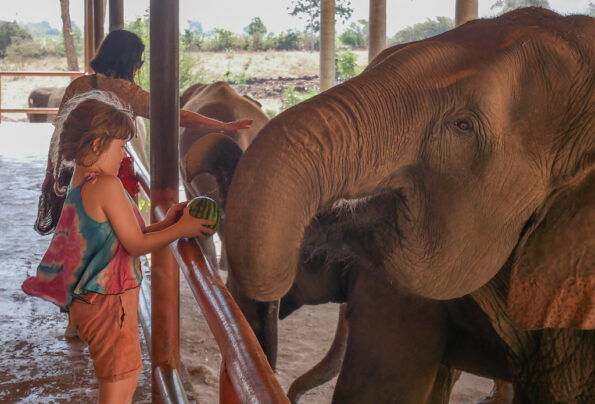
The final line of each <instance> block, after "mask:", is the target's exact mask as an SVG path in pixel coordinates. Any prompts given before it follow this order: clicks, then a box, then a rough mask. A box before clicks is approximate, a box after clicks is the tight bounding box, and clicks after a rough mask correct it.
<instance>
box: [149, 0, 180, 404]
mask: <svg viewBox="0 0 595 404" xmlns="http://www.w3.org/2000/svg"><path fill="white" fill-rule="evenodd" d="M150 13H151V20H150V31H151V44H150V45H151V63H150V75H151V81H150V82H151V142H150V147H151V151H152V152H151V217H152V221H155V209H156V208H157V207H161V208H162V209H163V210H164V211H167V209H168V208H169V207H170V206H171V205H172V204H174V203H176V202H178V195H179V181H178V159H179V157H178V156H179V153H178V130H179V113H180V112H179V111H180V110H179V90H178V70H179V66H178V54H179V35H180V34H179V28H178V26H179V22H178V21H179V2H178V0H151V3H150ZM151 257H152V259H151V302H152V304H151V325H152V327H151V328H152V355H151V356H152V370H153V403H160V402H161V399H160V397H159V393H158V390H157V388H156V385H155V374H156V373H155V369H156V368H157V367H160V368H161V369H162V370H164V369H167V368H172V369H178V370H179V369H180V341H179V339H180V327H179V317H180V316H179V314H180V313H179V312H180V309H179V305H180V296H179V283H180V273H179V270H178V265H177V262H176V260H175V258H174V256H173V255H172V252H171V250H170V248H169V246H166V247H164V248H162V249H161V250H159V251H156V252H154V253H153V254H152V256H151Z"/></svg>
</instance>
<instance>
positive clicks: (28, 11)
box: [0, 0, 592, 36]
mask: <svg viewBox="0 0 595 404" xmlns="http://www.w3.org/2000/svg"><path fill="white" fill-rule="evenodd" d="M369 1H370V0H351V4H352V7H353V9H354V12H353V15H352V18H351V20H350V21H349V22H353V21H357V20H359V19H368V17H369V15H368V13H369ZM495 1H496V0H479V17H490V16H492V15H493V14H494V12H493V11H492V10H490V7H491V6H492V5H493V4H494V3H495ZM589 1H590V0H549V3H550V6H551V7H552V9H553V10H555V11H557V12H559V13H562V14H572V13H581V12H585V10H587V8H588V6H589ZM591 1H592V0H591ZM83 3H84V2H83V0H70V11H71V19H72V20H73V21H74V22H76V24H77V25H78V26H80V27H82V26H83V15H84V7H83ZM149 3H150V1H149V0H124V20H125V21H132V20H135V19H136V18H139V17H142V16H143V14H144V12H145V10H147V9H148V8H149ZM386 3H387V22H386V31H387V32H386V33H387V35H388V36H392V35H394V34H395V33H396V32H398V31H399V30H401V29H403V28H405V27H407V26H412V25H414V24H416V23H419V22H424V21H426V18H435V17H437V16H446V17H450V18H452V19H454V13H455V0H387V2H386ZM179 4H180V29H183V28H185V27H186V26H187V22H186V21H187V20H194V21H200V23H201V25H202V27H203V30H204V31H205V32H206V31H209V30H211V29H213V28H224V29H228V30H230V31H232V32H235V33H242V32H243V30H244V27H246V26H247V25H248V24H249V23H250V21H251V20H252V18H254V17H260V18H261V20H262V21H263V23H264V25H265V26H266V28H267V29H268V31H269V32H273V33H275V34H278V33H280V32H282V31H286V30H288V29H290V28H294V29H298V30H302V29H303V28H304V26H305V23H304V21H303V20H300V19H298V18H297V17H293V16H290V15H289V14H288V12H287V8H288V6H289V5H290V4H291V1H290V0H250V1H247V0H215V1H213V0H179ZM0 20H5V21H17V22H20V21H22V22H39V21H48V22H49V23H50V25H51V26H53V27H54V28H58V29H61V26H62V20H61V19H60V2H59V0H16V1H15V0H0ZM349 22H348V23H347V24H346V25H342V24H341V23H340V22H338V23H337V26H336V30H337V33H341V32H343V31H344V29H345V28H346V26H347V25H348V24H349ZM106 27H107V25H106Z"/></svg>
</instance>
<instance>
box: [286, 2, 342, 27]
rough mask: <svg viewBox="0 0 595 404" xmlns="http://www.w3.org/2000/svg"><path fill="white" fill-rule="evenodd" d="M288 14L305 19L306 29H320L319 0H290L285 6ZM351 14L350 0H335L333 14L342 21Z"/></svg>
mask: <svg viewBox="0 0 595 404" xmlns="http://www.w3.org/2000/svg"><path fill="white" fill-rule="evenodd" d="M287 11H289V15H292V16H294V17H298V18H300V19H302V18H303V19H306V29H307V30H309V31H311V32H314V33H316V32H318V31H320V0H291V6H290V7H288V8H287ZM351 14H353V8H351V0H335V15H336V16H338V17H339V18H340V19H341V21H342V22H345V21H347V20H348V19H349V18H351Z"/></svg>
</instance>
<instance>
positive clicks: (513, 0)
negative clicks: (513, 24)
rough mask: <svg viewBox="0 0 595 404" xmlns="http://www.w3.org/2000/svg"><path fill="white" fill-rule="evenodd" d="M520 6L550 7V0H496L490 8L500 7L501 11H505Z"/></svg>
mask: <svg viewBox="0 0 595 404" xmlns="http://www.w3.org/2000/svg"><path fill="white" fill-rule="evenodd" d="M522 7H543V8H550V2H549V1H548V0H498V1H496V2H495V3H494V5H493V6H492V7H490V9H491V10H498V9H500V12H501V13H507V12H509V11H512V10H516V9H517V8H522Z"/></svg>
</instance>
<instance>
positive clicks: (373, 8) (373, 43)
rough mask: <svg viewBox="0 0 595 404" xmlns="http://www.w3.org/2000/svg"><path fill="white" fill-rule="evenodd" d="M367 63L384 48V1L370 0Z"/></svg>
mask: <svg viewBox="0 0 595 404" xmlns="http://www.w3.org/2000/svg"><path fill="white" fill-rule="evenodd" d="M369 21H370V45H369V47H368V62H371V61H372V59H374V58H375V57H376V55H378V54H379V53H380V52H381V51H382V50H383V49H384V48H386V0H370V20H369Z"/></svg>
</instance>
